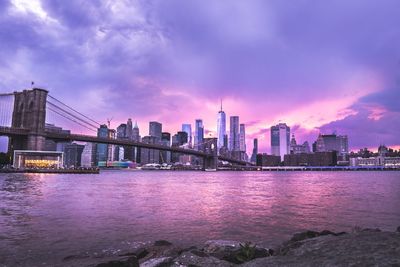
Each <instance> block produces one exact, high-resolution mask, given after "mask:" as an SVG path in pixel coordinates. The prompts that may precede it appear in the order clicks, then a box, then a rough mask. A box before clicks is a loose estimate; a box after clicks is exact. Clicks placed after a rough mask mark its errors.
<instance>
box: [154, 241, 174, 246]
mask: <svg viewBox="0 0 400 267" xmlns="http://www.w3.org/2000/svg"><path fill="white" fill-rule="evenodd" d="M171 245H172V243H171V242H168V241H167V240H157V241H155V242H154V246H158V247H161V246H171Z"/></svg>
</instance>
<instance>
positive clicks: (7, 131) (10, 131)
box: [0, 127, 249, 165]
mask: <svg viewBox="0 0 400 267" xmlns="http://www.w3.org/2000/svg"><path fill="white" fill-rule="evenodd" d="M0 135H6V136H18V135H19V136H24V135H25V136H28V135H29V130H27V129H20V128H13V127H0ZM45 137H46V138H48V139H52V140H58V141H70V142H72V141H78V142H90V143H100V144H110V145H120V146H133V147H140V148H148V149H156V150H161V151H170V152H175V153H182V154H186V155H194V156H198V157H202V158H210V157H213V155H212V154H209V153H205V152H203V151H198V150H193V149H187V148H181V147H170V146H164V145H158V144H147V143H143V142H135V141H131V140H121V139H110V138H102V137H97V136H90V135H80V134H61V133H53V132H45ZM218 159H219V160H224V161H228V162H231V163H235V164H238V165H246V164H249V163H248V162H245V161H241V160H237V159H231V158H228V157H222V156H218Z"/></svg>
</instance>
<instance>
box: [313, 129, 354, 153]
mask: <svg viewBox="0 0 400 267" xmlns="http://www.w3.org/2000/svg"><path fill="white" fill-rule="evenodd" d="M327 151H336V152H337V155H338V156H344V157H345V156H346V155H347V154H348V153H349V141H348V138H347V135H336V134H320V135H319V136H318V138H317V141H316V152H327Z"/></svg>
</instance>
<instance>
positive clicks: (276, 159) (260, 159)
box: [256, 153, 281, 167]
mask: <svg viewBox="0 0 400 267" xmlns="http://www.w3.org/2000/svg"><path fill="white" fill-rule="evenodd" d="M256 164H257V166H268V167H271V166H279V165H280V164H281V157H280V156H276V155H268V154H267V153H262V154H257V157H256Z"/></svg>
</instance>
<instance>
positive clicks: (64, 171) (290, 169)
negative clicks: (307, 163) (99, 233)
mask: <svg viewBox="0 0 400 267" xmlns="http://www.w3.org/2000/svg"><path fill="white" fill-rule="evenodd" d="M103 171H132V172H136V171H145V172H160V171H170V172H176V171H178V172H191V171H198V172H204V170H199V169H171V170H165V169H160V170H159V169H154V170H146V169H127V168H97V169H0V173H41V174H46V173H48V174H100V173H101V172H103ZM238 171H251V172H387V171H392V172H396V171H400V168H338V167H302V168H297V167H269V168H266V167H263V168H261V167H260V168H256V167H237V168H226V169H225V168H224V169H217V170H216V172H238Z"/></svg>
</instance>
